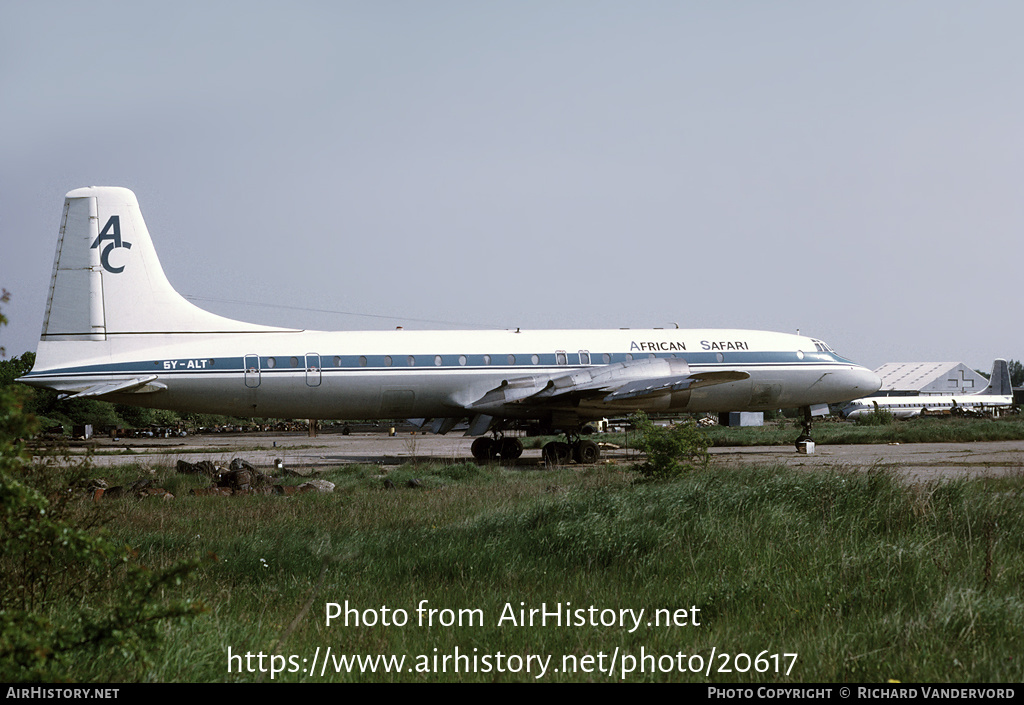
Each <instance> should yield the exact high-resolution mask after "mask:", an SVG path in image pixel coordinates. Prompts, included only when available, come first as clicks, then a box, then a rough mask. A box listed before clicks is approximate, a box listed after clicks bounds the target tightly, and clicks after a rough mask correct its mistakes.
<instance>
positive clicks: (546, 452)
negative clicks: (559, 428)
mask: <svg viewBox="0 0 1024 705" xmlns="http://www.w3.org/2000/svg"><path fill="white" fill-rule="evenodd" d="M565 436H566V440H567V441H568V443H564V442H562V441H551V442H550V443H548V444H546V445H545V446H544V447H543V448H542V449H541V457H543V458H544V462H545V463H546V464H548V465H568V464H569V461H570V460H575V461H576V462H577V463H579V464H580V465H591V464H593V463H596V462H597V461H598V459H600V457H601V449H600V448H599V447H598V445H597V444H596V443H594V441H585V440H582V439H581V438H580V434H579V433H578V432H577V433H566V434H565Z"/></svg>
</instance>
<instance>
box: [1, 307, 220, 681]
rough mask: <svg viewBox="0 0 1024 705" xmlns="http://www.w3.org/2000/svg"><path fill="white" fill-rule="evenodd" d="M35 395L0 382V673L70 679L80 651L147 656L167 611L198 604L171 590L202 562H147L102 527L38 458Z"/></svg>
mask: <svg viewBox="0 0 1024 705" xmlns="http://www.w3.org/2000/svg"><path fill="white" fill-rule="evenodd" d="M2 323H4V320H3V317H2V316H0V325H2ZM28 396H29V393H28V391H27V390H24V389H21V388H18V387H15V386H6V387H0V574H2V575H3V576H4V577H3V580H2V581H0V682H8V683H10V682H15V681H49V682H53V681H55V680H69V679H72V673H73V672H74V671H73V669H74V667H73V666H72V665H71V664H72V661H73V660H74V659H75V658H76V657H78V656H85V657H86V660H90V659H91V658H92V657H95V656H98V655H110V654H117V655H118V656H120V657H122V658H123V659H125V660H126V661H127V662H130V663H138V664H139V666H144V665H145V663H146V657H147V655H148V654H149V652H150V651H151V650H152V648H153V646H154V645H155V643H156V640H157V636H158V628H159V627H160V625H161V624H162V623H163V622H164V621H166V620H167V619H170V618H175V617H184V616H189V615H194V614H196V613H198V612H199V611H200V609H201V607H200V605H199V603H197V602H193V601H192V600H189V599H181V600H171V599H167V598H165V597H164V591H165V590H168V589H172V588H174V587H175V586H176V585H179V584H180V583H181V581H182V580H183V579H184V578H185V577H186V576H187V575H188V574H189V573H191V572H192V570H193V569H194V568H195V567H196V566H197V563H196V562H195V561H189V562H180V563H176V564H174V565H172V566H170V567H169V568H166V569H163V570H150V569H149V568H147V567H145V566H142V565H139V564H138V562H137V561H136V560H135V557H134V552H133V551H132V550H131V549H130V548H129V547H128V546H124V545H119V544H117V543H115V542H113V541H111V540H110V539H109V538H107V537H106V536H105V535H104V533H103V532H102V531H100V530H98V528H97V526H96V525H97V521H96V518H97V517H96V515H95V513H94V512H91V511H89V510H88V507H87V506H86V507H83V505H82V502H81V501H80V500H78V499H77V498H74V499H73V498H72V497H71V496H70V495H69V492H68V490H67V484H66V478H64V480H65V482H64V485H63V486H61V484H60V482H61V481H60V480H59V479H56V477H55V474H54V473H53V472H52V469H50V468H41V467H37V466H33V465H32V463H31V462H30V458H29V457H28V455H27V453H26V451H25V444H24V439H26V438H29V437H31V436H32V435H33V434H34V433H35V432H36V431H37V423H36V421H35V419H34V418H33V417H32V415H31V414H28V413H26V411H25V409H24V407H25V403H26V397H28Z"/></svg>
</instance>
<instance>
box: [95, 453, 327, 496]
mask: <svg viewBox="0 0 1024 705" xmlns="http://www.w3.org/2000/svg"><path fill="white" fill-rule="evenodd" d="M274 466H275V470H276V471H277V473H276V474H278V475H281V474H285V475H297V476H300V477H301V475H300V474H299V473H296V472H292V471H289V470H286V469H285V468H284V463H283V462H281V460H276V461H275V462H274ZM177 471H178V472H179V473H182V474H186V475H205V476H206V477H209V478H210V479H211V480H213V485H211V486H210V487H204V488H201V489H196V490H190V491H189V494H190V495H193V496H195V497H231V496H234V495H247V494H272V495H285V496H290V495H294V494H304V493H306V492H320V493H323V494H328V493H331V492H334V483H333V482H328V481H327V480H307V481H306V482H304V483H302V484H301V485H282V484H279V483H278V482H277V480H275V479H274V477H272V476H270V475H267V474H265V473H262V472H260V471H259V470H257V469H256V467H255V466H253V465H252V463H249V462H248V461H246V460H243V459H242V458H234V459H233V460H232V461H231V463H230V465H229V466H228V467H227V468H223V467H221V466H219V465H216V464H214V463H213V462H211V461H209V460H201V461H199V462H198V463H190V462H188V461H186V460H179V461H178V462H177ZM82 489H85V488H82ZM87 491H88V492H89V493H90V494H91V496H92V500H93V501H94V502H98V501H99V500H100V499H101V498H106V499H113V498H115V497H128V496H133V497H137V498H139V499H144V498H146V497H160V498H162V499H164V500H171V499H174V495H173V494H171V493H170V492H168V491H167V490H165V489H163V488H162V487H153V481H152V480H150V479H141V480H138V481H136V482H135V483H134V484H132V485H131V486H129V487H121V486H118V487H107V483H106V482H105V481H104V480H102V479H98V480H92V481H91V482H90V484H89V487H88V489H87Z"/></svg>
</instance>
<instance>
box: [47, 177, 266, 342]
mask: <svg viewBox="0 0 1024 705" xmlns="http://www.w3.org/2000/svg"><path fill="white" fill-rule="evenodd" d="M270 330H281V329H274V328H268V327H265V326H258V325H254V324H251V323H243V322H240V321H234V320H232V319H229V318H224V317H222V316H218V315H216V314H213V313H210V312H208V311H204V310H203V309H201V308H199V307H198V306H196V305H194V304H192V303H190V302H188V301H186V300H185V299H184V298H183V297H182V296H181V295H180V294H178V292H176V291H175V290H174V288H173V287H172V286H171V284H170V282H169V281H167V277H166V276H165V275H164V271H163V268H162V267H161V266H160V261H159V260H158V259H157V256H156V250H155V249H154V248H153V242H152V240H151V239H150V237H149V230H148V229H147V228H146V223H145V221H144V220H143V219H142V213H141V211H140V210H139V203H138V201H137V200H136V198H135V194H134V193H132V192H131V191H129V190H128V189H126V188H114V187H91V188H82V189H76V190H74V191H71V192H69V193H68V194H67V195H66V196H65V198H64V215H63V217H62V219H61V225H60V236H59V238H58V240H57V254H56V256H55V258H54V262H53V275H52V277H51V279H50V293H49V298H48V299H47V303H46V317H45V318H44V320H43V332H42V338H41V340H42V342H51V341H52V342H56V341H74V340H79V341H86V340H93V341H101V340H113V339H115V338H116V337H117V336H137V335H154V334H156V335H166V334H176V333H221V332H256V331H270Z"/></svg>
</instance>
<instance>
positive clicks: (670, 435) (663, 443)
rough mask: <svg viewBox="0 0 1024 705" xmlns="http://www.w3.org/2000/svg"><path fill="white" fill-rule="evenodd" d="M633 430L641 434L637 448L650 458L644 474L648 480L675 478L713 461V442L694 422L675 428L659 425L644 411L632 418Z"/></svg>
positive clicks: (644, 465) (643, 468)
mask: <svg viewBox="0 0 1024 705" xmlns="http://www.w3.org/2000/svg"><path fill="white" fill-rule="evenodd" d="M632 422H633V427H634V428H636V430H637V431H638V432H639V434H640V438H639V440H637V441H635V443H636V448H637V449H638V450H640V451H642V452H643V453H644V454H645V455H646V456H647V462H646V463H644V464H643V465H641V466H640V468H639V469H640V472H641V473H642V474H644V475H646V476H648V477H655V478H663V477H673V476H675V475H679V474H681V473H684V472H686V471H689V470H693V469H695V468H696V467H697V466H700V467H706V466H707V464H708V461H709V460H710V455H709V454H708V446H710V445H711V440H710V439H709V438H708V436H707V434H705V433H704V431H703V430H701V429H700V427H698V426H697V424H696V423H694V422H693V421H686V422H683V423H678V424H675V425H674V426H669V427H667V428H666V427H662V426H656V425H655V424H654V423H652V422H651V420H650V419H649V418H647V414H645V413H643V412H642V411H639V412H637V413H636V414H635V415H633V417H632Z"/></svg>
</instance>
